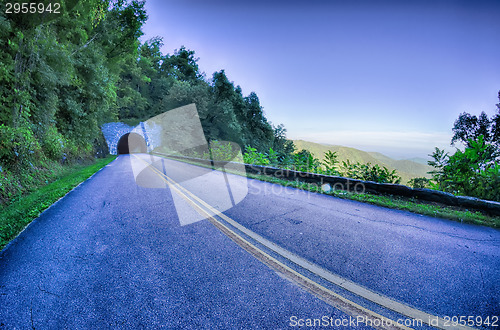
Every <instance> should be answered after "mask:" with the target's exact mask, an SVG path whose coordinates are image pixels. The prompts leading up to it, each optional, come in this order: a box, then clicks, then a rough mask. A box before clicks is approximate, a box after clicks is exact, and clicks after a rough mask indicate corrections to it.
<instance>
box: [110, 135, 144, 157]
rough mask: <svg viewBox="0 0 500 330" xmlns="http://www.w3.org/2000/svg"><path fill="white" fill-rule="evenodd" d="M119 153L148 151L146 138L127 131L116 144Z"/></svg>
mask: <svg viewBox="0 0 500 330" xmlns="http://www.w3.org/2000/svg"><path fill="white" fill-rule="evenodd" d="M116 151H117V153H118V155H123V154H130V153H147V152H148V147H147V145H146V140H144V138H143V137H142V136H141V135H139V134H137V133H133V132H132V133H127V134H124V135H122V137H121V138H120V140H118V144H117V146H116Z"/></svg>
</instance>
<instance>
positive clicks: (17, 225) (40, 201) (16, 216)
mask: <svg viewBox="0 0 500 330" xmlns="http://www.w3.org/2000/svg"><path fill="white" fill-rule="evenodd" d="M115 158H116V156H108V157H106V158H103V159H99V160H97V161H96V162H95V163H94V164H92V165H88V166H84V165H74V166H71V167H68V168H66V169H65V171H64V172H63V173H61V175H60V176H59V177H58V178H57V179H56V180H55V181H53V182H51V183H49V184H47V185H44V186H41V187H40V188H39V189H37V190H36V191H34V192H32V193H30V194H28V195H26V196H22V197H20V198H17V199H16V200H14V201H13V202H12V203H10V204H9V205H7V206H5V207H3V208H2V209H0V249H3V247H4V246H5V245H7V243H8V242H10V241H11V240H12V239H13V238H14V237H16V236H17V234H19V233H20V232H21V231H22V230H23V229H24V227H26V225H28V224H29V223H30V222H31V221H32V220H33V219H35V218H36V217H38V215H39V214H40V213H41V212H43V211H44V210H45V209H46V208H48V207H49V206H50V205H52V204H54V203H55V202H56V201H57V200H58V199H60V198H61V197H63V196H64V195H66V194H67V193H68V192H69V191H70V190H71V189H73V188H74V187H76V186H77V185H78V184H80V183H81V182H83V181H85V180H86V179H87V178H89V177H90V176H91V175H92V174H94V173H95V172H97V171H98V170H99V169H101V168H102V167H104V166H105V165H107V164H109V163H110V162H111V161H113V160H114V159H115Z"/></svg>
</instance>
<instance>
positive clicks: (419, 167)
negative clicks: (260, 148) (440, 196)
mask: <svg viewBox="0 0 500 330" xmlns="http://www.w3.org/2000/svg"><path fill="white" fill-rule="evenodd" d="M293 143H294V144H295V146H296V147H297V150H301V149H306V150H308V151H310V152H311V153H312V154H313V155H314V157H316V158H318V159H320V160H323V157H324V154H325V152H327V151H328V150H330V151H332V152H337V155H338V159H339V162H340V163H342V162H343V161H346V160H349V161H350V162H351V163H356V162H360V163H371V164H378V165H379V166H385V167H387V168H388V169H390V170H396V171H397V172H398V174H399V176H401V179H402V180H401V183H403V184H404V183H407V182H408V181H409V180H410V179H412V178H416V177H427V178H430V175H429V174H427V172H429V171H431V170H432V169H433V168H432V167H431V166H428V165H425V164H423V163H422V161H423V160H421V159H419V161H415V160H410V159H403V160H397V159H393V158H390V157H388V156H386V155H383V154H381V153H378V152H366V151H362V150H359V149H356V148H350V147H344V146H339V145H324V144H319V143H314V142H308V141H303V140H294V141H293Z"/></svg>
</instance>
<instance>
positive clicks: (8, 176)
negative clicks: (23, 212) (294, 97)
mask: <svg viewBox="0 0 500 330" xmlns="http://www.w3.org/2000/svg"><path fill="white" fill-rule="evenodd" d="M146 20H147V13H146V11H145V9H144V2H143V1H135V0H134V1H125V0H113V1H107V0H89V1H66V2H63V3H62V6H61V9H60V13H59V14H55V13H45V14H43V15H42V14H40V15H38V14H33V15H26V14H5V13H3V11H2V12H0V43H1V47H2V48H1V49H2V50H1V52H0V81H1V84H0V107H1V108H0V173H1V174H2V175H1V176H0V202H1V201H5V200H8V199H9V197H11V196H14V195H16V194H18V193H19V192H23V191H24V190H29V188H30V185H36V183H37V182H38V183H39V182H43V181H44V180H47V179H49V178H50V177H51V174H53V172H54V170H55V169H57V168H58V167H59V166H61V164H62V163H70V162H74V161H81V160H83V159H91V158H93V157H95V156H96V155H98V154H103V153H104V152H103V151H102V149H103V146H105V144H104V143H103V138H102V133H101V131H100V127H101V125H102V124H103V123H106V122H112V121H124V122H127V123H131V124H137V123H138V122H139V121H141V120H144V119H147V118H150V117H152V116H155V115H157V114H160V113H162V112H164V111H167V110H170V109H173V108H176V107H179V106H182V105H186V104H189V103H196V105H197V109H198V111H199V115H200V119H201V122H202V126H203V129H204V131H205V134H206V136H207V138H208V139H213V140H217V139H219V140H228V141H234V142H236V143H239V144H240V145H241V146H245V145H249V144H251V145H252V146H253V147H255V148H256V149H257V150H259V151H265V150H269V148H273V150H275V151H276V152H278V153H279V154H281V155H286V154H289V153H291V152H292V151H293V143H292V142H291V141H288V140H286V137H285V132H286V131H285V129H284V127H283V126H282V125H278V126H273V125H272V124H271V123H270V122H268V120H267V119H266V117H265V116H264V113H263V109H262V107H261V105H260V102H259V98H258V96H257V95H256V94H255V93H253V92H252V93H250V94H249V95H247V96H244V95H243V93H242V89H241V87H239V86H235V84H234V83H233V82H231V81H230V80H229V79H228V77H227V76H226V74H225V72H224V70H221V71H219V72H215V73H214V74H213V75H212V77H210V78H207V77H206V76H205V74H204V73H202V72H201V71H200V69H199V67H198V64H197V60H198V59H197V58H196V57H195V53H194V51H192V50H189V49H186V48H184V47H180V48H179V49H178V50H177V51H175V53H174V54H167V55H165V54H162V52H161V51H160V48H161V46H162V42H163V41H162V39H161V38H160V37H157V38H153V39H152V40H148V41H146V42H143V43H141V42H140V40H139V38H140V37H141V36H142V35H143V33H142V31H141V29H142V26H143V25H144V23H145V22H146Z"/></svg>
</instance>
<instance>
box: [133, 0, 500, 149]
mask: <svg viewBox="0 0 500 330" xmlns="http://www.w3.org/2000/svg"><path fill="white" fill-rule="evenodd" d="M146 10H147V12H148V16H149V18H148V21H147V22H146V24H145V26H144V27H143V31H144V33H145V35H144V36H143V37H142V40H147V39H149V38H152V37H155V36H160V37H162V38H163V42H164V46H163V48H162V51H163V53H169V54H172V53H173V52H174V50H175V49H178V48H180V47H181V46H182V45H184V46H186V47H187V48H188V49H191V50H194V51H195V52H196V56H197V57H199V58H200V59H199V62H198V63H199V67H200V69H201V70H202V71H204V72H205V73H206V75H207V77H211V76H212V74H213V72H215V71H219V70H221V69H224V70H225V72H226V74H227V76H228V78H229V79H230V80H231V81H234V83H235V85H240V86H241V87H242V89H243V93H244V94H245V95H247V94H249V93H250V92H252V91H254V92H256V93H257V95H258V96H259V99H260V102H261V105H262V106H263V108H264V112H265V115H266V117H267V118H268V120H269V121H271V122H272V123H273V124H275V125H277V124H284V125H285V128H286V129H287V136H288V138H291V139H303V140H307V141H312V142H318V143H325V144H338V145H344V146H350V147H355V148H359V149H362V150H365V151H377V152H381V153H384V154H386V155H388V156H390V157H394V158H411V157H426V156H427V155H428V154H429V153H431V152H432V151H433V150H434V147H436V146H437V147H440V148H448V150H453V148H451V147H450V140H451V136H452V127H453V123H454V121H455V120H456V118H457V117H458V115H459V114H460V113H462V112H464V111H467V112H469V113H472V114H476V115H479V114H480V113H481V111H485V112H486V113H487V114H488V115H489V116H492V115H493V114H495V111H496V106H495V104H496V103H498V96H497V95H498V92H499V90H500V57H499V55H500V18H499V17H500V1H486V0H470V1H458V0H457V1H452V0H447V1H440V0H433V1H431V0H419V1H404V0H400V1H389V0H378V1H377V0H373V1H368V0H366V1H365V0H352V1H320V0H310V1H298V0H291V1H284V0H268V1H264V0H253V1H237V0H232V1H230V0H215V1H203V0H163V1H162V0H146Z"/></svg>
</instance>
